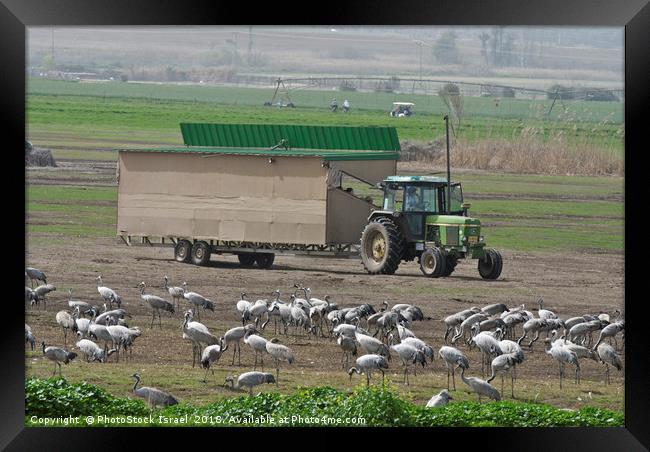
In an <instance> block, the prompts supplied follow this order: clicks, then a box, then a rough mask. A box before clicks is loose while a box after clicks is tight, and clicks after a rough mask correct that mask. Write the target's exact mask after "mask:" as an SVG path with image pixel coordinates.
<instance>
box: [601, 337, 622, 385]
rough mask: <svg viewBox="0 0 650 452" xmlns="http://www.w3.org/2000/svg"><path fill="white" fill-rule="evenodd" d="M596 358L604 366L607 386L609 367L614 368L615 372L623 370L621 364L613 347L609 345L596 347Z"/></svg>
mask: <svg viewBox="0 0 650 452" xmlns="http://www.w3.org/2000/svg"><path fill="white" fill-rule="evenodd" d="M597 351H598V357H599V358H600V360H601V361H602V363H603V364H605V374H606V377H607V384H610V383H611V381H610V379H609V366H610V365H612V366H614V367H616V370H621V369H622V368H623V363H622V362H621V357H620V356H619V355H618V353H616V350H615V349H614V347H612V346H611V345H609V344H604V343H603V344H600V345H599V346H598V349H597Z"/></svg>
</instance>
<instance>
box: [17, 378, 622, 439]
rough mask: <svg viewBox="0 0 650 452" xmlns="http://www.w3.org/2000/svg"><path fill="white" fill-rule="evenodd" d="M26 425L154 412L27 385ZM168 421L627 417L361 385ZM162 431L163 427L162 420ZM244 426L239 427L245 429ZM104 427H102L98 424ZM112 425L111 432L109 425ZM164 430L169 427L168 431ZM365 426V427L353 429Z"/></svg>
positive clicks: (57, 384) (255, 400) (225, 404)
mask: <svg viewBox="0 0 650 452" xmlns="http://www.w3.org/2000/svg"><path fill="white" fill-rule="evenodd" d="M25 406H26V422H27V423H28V424H29V422H30V421H29V419H30V417H31V416H38V417H59V416H82V419H81V422H82V424H81V425H85V424H83V422H85V421H84V418H83V416H88V415H99V414H102V415H107V416H119V415H122V416H126V415H132V416H146V415H148V414H149V413H150V411H149V409H148V408H147V407H146V406H145V404H144V403H143V402H142V401H140V400H133V399H130V398H118V397H114V396H112V395H110V394H108V393H106V391H104V390H103V389H101V388H99V387H97V386H94V385H91V384H88V383H85V382H82V383H76V384H69V383H68V382H67V381H66V380H65V379H64V378H49V379H47V380H40V379H36V378H32V379H29V380H26V382H25ZM156 414H157V415H163V416H165V417H167V418H180V417H183V416H187V417H188V419H189V423H188V424H183V425H194V426H197V425H201V426H209V425H214V424H204V423H201V422H196V420H195V419H196V418H195V416H207V417H210V416H211V417H213V418H216V417H217V416H219V417H221V419H223V422H222V423H220V424H218V425H244V424H246V422H245V421H242V420H241V419H244V418H251V417H252V418H264V417H272V418H274V419H276V423H274V424H270V423H269V424H252V423H250V422H248V423H247V424H249V425H258V426H259V425H274V426H277V425H278V422H279V421H278V420H279V419H280V418H288V419H291V417H292V416H300V417H301V418H302V420H303V421H304V422H293V423H292V422H289V424H288V425H291V424H293V425H321V424H322V419H324V418H338V419H345V418H363V419H364V421H365V425H366V426H431V427H433V426H435V427H438V426H445V427H478V426H503V427H550V426H585V427H603V426H622V425H624V418H623V413H619V412H614V411H611V410H606V409H601V408H582V409H581V410H579V411H569V410H561V409H558V408H555V407H552V406H550V405H544V404H531V403H522V402H513V401H501V402H489V403H482V404H480V403H477V402H458V403H450V404H449V405H447V406H445V407H441V408H426V407H424V406H421V405H415V404H413V403H411V402H409V401H406V400H404V399H402V398H401V397H400V396H399V395H398V393H397V390H396V389H395V388H394V387H392V386H390V385H387V386H374V385H373V386H369V387H367V386H366V385H364V384H361V385H359V386H358V387H357V388H356V389H355V390H354V391H353V392H352V393H351V394H349V393H345V392H341V391H338V390H336V389H334V388H331V387H317V388H299V389H298V391H297V392H296V393H294V394H291V395H283V394H278V393H273V392H270V393H263V394H260V395H257V396H253V397H248V396H240V397H232V398H227V399H222V400H219V401H217V402H214V403H212V404H209V405H206V406H202V407H197V406H194V405H191V404H184V403H180V404H178V405H174V406H170V407H167V408H165V409H163V410H160V411H158V412H157V413H156ZM153 419H154V424H153V425H158V424H160V422H159V420H158V416H155V417H154V418H153ZM238 419H239V421H238ZM95 425H97V424H95ZM103 425H110V424H103ZM160 425H163V424H160ZM339 425H341V424H339ZM352 425H358V424H352Z"/></svg>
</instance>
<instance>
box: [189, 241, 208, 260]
mask: <svg viewBox="0 0 650 452" xmlns="http://www.w3.org/2000/svg"><path fill="white" fill-rule="evenodd" d="M208 262H210V245H208V243H207V242H204V241H202V240H200V241H198V242H196V243H195V244H194V245H193V246H192V263H193V264H194V265H201V266H203V265H207V264H208Z"/></svg>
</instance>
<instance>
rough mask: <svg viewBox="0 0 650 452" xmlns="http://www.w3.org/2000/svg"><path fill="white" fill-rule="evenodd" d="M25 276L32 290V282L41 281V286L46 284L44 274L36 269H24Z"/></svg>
mask: <svg viewBox="0 0 650 452" xmlns="http://www.w3.org/2000/svg"><path fill="white" fill-rule="evenodd" d="M25 275H26V276H27V277H28V278H29V280H30V282H31V284H32V289H33V288H34V281H43V284H47V278H46V276H45V273H43V272H42V271H40V270H39V269H38V268H34V267H27V268H26V269H25Z"/></svg>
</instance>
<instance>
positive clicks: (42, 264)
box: [26, 162, 624, 410]
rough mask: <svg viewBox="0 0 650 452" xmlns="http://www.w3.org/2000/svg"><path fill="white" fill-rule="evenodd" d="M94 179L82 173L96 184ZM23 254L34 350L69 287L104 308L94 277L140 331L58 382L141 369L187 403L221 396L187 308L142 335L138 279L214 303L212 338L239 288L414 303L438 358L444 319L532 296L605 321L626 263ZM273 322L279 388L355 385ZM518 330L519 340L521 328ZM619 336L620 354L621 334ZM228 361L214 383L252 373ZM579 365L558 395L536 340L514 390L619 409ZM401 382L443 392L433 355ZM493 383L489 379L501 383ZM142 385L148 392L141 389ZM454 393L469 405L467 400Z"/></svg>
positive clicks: (37, 359)
mask: <svg viewBox="0 0 650 452" xmlns="http://www.w3.org/2000/svg"><path fill="white" fill-rule="evenodd" d="M70 165H72V166H74V165H73V164H70ZM93 165H94V166H95V169H94V170H89V171H90V172H92V171H95V170H96V171H97V173H98V174H99V175H102V176H104V177H105V178H106V183H108V181H107V179H108V178H109V173H112V174H113V175H114V172H113V171H114V168H113V169H112V170H111V169H110V166H104V165H103V163H102V164H98V163H97V162H94V163H93ZM72 166H66V164H64V163H63V162H62V172H61V173H60V174H63V175H65V174H70V175H71V174H72V173H75V172H77V174H78V170H79V168H73V167H72ZM66 171H68V172H66ZM98 174H95V175H93V176H90V177H93V178H96V176H97V175H98ZM32 176H37V177H32ZM30 177H31V180H32V182H36V179H39V182H38V183H50V182H52V180H49V181H47V182H46V180H47V179H43V177H44V176H43V175H42V174H40V173H39V174H38V175H37V173H30ZM84 177H85V178H86V182H84V181H83V180H82V181H81V182H83V183H84V184H86V183H87V182H88V181H87V179H88V176H83V177H81V179H84ZM64 179H65V177H64ZM100 179H102V178H100ZM100 179H97V180H100ZM58 183H67V184H70V183H71V182H70V181H59V182H58ZM32 239H33V240H32ZM26 251H27V255H26V262H27V263H28V265H29V266H32V267H37V268H39V269H41V270H43V271H44V272H45V273H46V274H47V276H48V283H52V284H54V285H55V286H56V287H57V290H56V291H55V292H53V293H51V294H50V295H49V296H48V297H47V300H48V302H47V311H45V310H43V306H41V309H40V310H39V309H32V308H30V307H28V306H26V322H27V323H28V324H29V325H30V326H31V327H32V328H33V331H34V334H35V336H36V339H37V341H38V343H40V341H42V340H44V341H45V342H46V343H47V344H48V345H57V346H62V345H63V343H64V341H63V333H62V330H61V328H60V327H59V326H58V325H57V323H56V321H55V314H56V312H57V311H59V310H64V309H66V310H69V308H68V305H67V300H68V288H72V289H73V290H74V293H73V296H74V299H78V300H84V301H87V302H90V303H92V304H95V305H98V306H101V305H102V303H103V302H102V300H101V298H100V296H99V294H98V292H97V289H96V281H95V278H96V277H97V276H98V275H101V276H102V279H103V283H104V285H106V286H109V287H111V288H113V289H114V290H116V291H117V292H118V293H119V294H120V296H121V297H122V299H123V300H124V303H123V307H124V308H125V309H127V311H128V312H129V313H130V314H131V315H132V318H130V319H128V322H129V325H130V326H139V327H140V328H141V329H142V330H143V334H142V336H141V337H140V338H138V340H137V341H136V343H135V347H134V348H133V357H132V360H131V361H129V362H128V363H125V362H124V361H123V360H120V363H115V362H114V359H113V358H114V357H111V359H110V361H111V362H109V363H107V364H104V365H102V364H97V363H92V364H88V363H85V362H83V360H78V361H77V362H73V363H72V364H70V365H69V366H68V367H66V366H64V371H63V374H64V375H66V374H68V375H74V379H86V380H88V381H91V382H94V383H97V384H100V385H103V386H107V387H108V388H109V389H110V390H111V391H113V392H115V393H116V394H118V395H121V396H124V395H127V394H128V390H129V389H130V387H129V386H128V385H122V384H121V383H120V385H119V386H116V385H115V384H114V382H112V381H111V380H112V378H111V376H113V375H115V376H116V378H117V374H118V373H119V374H120V379H123V378H124V375H127V376H128V375H130V374H131V373H133V371H134V370H135V369H140V370H145V369H149V371H150V373H151V374H152V375H153V374H154V373H155V372H157V375H158V380H156V383H157V384H158V386H162V387H165V385H166V384H168V385H170V386H171V387H175V386H174V384H179V385H180V383H178V381H180V380H181V379H185V378H187V376H188V375H196V378H193V377H192V378H193V381H195V383H196V385H193V386H191V387H186V385H185V384H183V385H182V387H181V386H179V387H176V389H175V390H176V391H177V392H181V398H182V399H183V398H184V399H185V400H186V401H192V402H197V401H199V402H204V401H209V400H214V398H215V397H224V396H230V395H231V394H229V393H228V391H225V390H224V389H223V388H220V387H218V386H215V384H214V383H210V384H208V385H205V384H203V383H199V380H200V379H202V378H203V371H202V370H200V369H198V368H196V369H192V366H191V350H192V349H191V345H190V344H189V343H188V342H187V341H184V340H183V339H182V332H181V324H182V318H183V311H184V310H186V309H187V308H188V305H187V304H185V305H184V306H183V308H182V309H181V310H179V312H176V313H175V314H174V315H173V316H172V315H169V314H164V315H163V318H162V328H159V327H158V320H157V319H156V324H155V325H154V327H153V328H150V325H151V319H152V313H151V308H150V307H149V306H148V305H145V304H144V303H143V302H142V301H141V299H140V293H139V290H138V288H137V286H138V284H139V283H140V282H141V281H144V282H146V283H147V285H148V286H150V287H148V289H147V293H152V294H155V295H159V296H163V297H165V298H167V299H169V300H170V301H171V298H170V297H169V296H168V294H167V293H166V291H164V290H163V289H162V286H163V283H164V281H163V276H165V275H167V276H168V277H169V279H170V284H171V285H180V284H181V283H182V282H183V281H187V283H188V288H189V290H192V291H195V292H199V293H201V294H203V295H205V296H207V297H209V298H211V299H212V300H213V301H214V302H215V306H216V309H215V312H210V311H207V312H201V314H200V320H201V322H202V323H204V324H205V325H206V326H207V327H208V328H209V329H210V331H211V332H212V333H213V334H215V335H217V336H221V335H223V333H224V332H225V331H226V330H228V329H230V328H232V327H235V326H238V325H241V318H240V316H239V314H238V312H237V310H236V307H235V304H236V302H237V300H239V294H240V292H246V293H247V294H248V295H249V299H251V300H256V299H258V298H267V299H268V298H271V297H272V292H273V291H274V290H276V289H279V290H280V291H281V293H282V295H281V298H282V300H284V301H288V300H289V296H290V294H291V293H293V285H294V284H295V283H301V284H304V285H305V286H306V287H310V288H311V289H312V296H315V297H318V298H324V296H325V295H330V296H331V299H332V301H333V302H336V303H337V304H338V306H339V307H348V306H353V305H358V304H361V303H370V304H372V305H373V306H374V307H375V308H376V309H378V308H379V307H380V304H381V303H382V302H383V301H385V300H387V301H388V302H389V303H390V305H393V304H395V303H411V304H415V305H417V306H420V307H421V309H422V310H423V312H424V314H425V316H426V317H428V319H427V320H424V321H421V322H414V324H413V327H412V330H413V331H414V332H415V333H416V335H417V336H418V337H420V338H421V339H423V340H425V341H426V342H427V343H429V344H430V345H431V346H432V347H433V348H434V350H436V351H437V350H438V349H439V348H440V347H441V346H442V345H444V340H443V337H444V331H445V328H444V324H443V322H442V320H443V319H444V318H445V317H446V316H448V315H450V314H452V313H455V312H458V311H460V310H463V309H466V308H468V307H470V306H479V307H481V306H485V305H488V304H492V303H506V304H507V305H508V306H511V307H514V306H518V305H520V304H522V303H523V304H525V305H526V309H528V310H531V311H533V312H536V309H537V305H536V303H535V302H536V300H537V298H538V297H543V298H544V301H545V303H544V308H546V309H550V310H552V311H554V312H555V313H557V314H558V315H559V316H560V317H561V318H569V317H572V316H577V315H582V314H587V313H590V314H599V313H600V312H607V313H609V314H610V315H612V314H613V312H614V311H615V310H616V309H619V310H621V311H622V310H623V308H624V301H623V300H624V298H623V296H624V295H623V294H624V255H623V254H622V253H612V252H608V253H602V254H601V253H598V252H594V253H570V254H569V253H566V254H559V253H528V252H512V251H508V250H503V251H502V254H503V258H504V267H503V273H502V276H501V277H500V278H499V279H498V280H496V281H486V280H483V279H481V277H480V276H479V274H478V271H477V268H476V261H471V260H467V261H464V262H463V261H461V263H460V264H459V265H458V266H457V268H456V271H455V272H454V273H453V275H452V276H451V277H449V278H440V279H429V278H426V277H424V276H423V275H422V274H421V272H420V270H419V267H418V265H417V264H416V263H414V262H410V263H403V264H402V265H401V266H400V267H399V269H398V271H397V273H396V274H395V275H392V276H371V275H368V274H366V273H365V271H364V269H363V266H362V264H361V262H360V259H328V258H313V257H301V256H282V255H276V259H275V263H274V265H273V268H272V269H269V270H261V269H244V268H242V267H240V265H239V263H238V261H237V258H236V257H234V256H229V255H221V256H216V255H213V256H212V260H211V262H210V264H209V265H208V266H206V267H197V266H194V265H189V264H182V263H179V262H176V261H175V260H174V258H173V251H172V248H150V247H127V246H126V245H125V244H124V243H123V242H121V240H119V239H118V238H83V239H75V238H71V237H64V236H57V235H54V234H51V235H48V234H34V235H33V236H30V237H27V249H26ZM26 285H29V281H26ZM273 326H274V325H273V322H271V323H269V325H268V326H267V328H266V330H265V331H263V332H262V334H263V335H264V336H265V337H267V338H271V337H275V336H277V337H278V338H279V339H280V341H281V342H282V343H284V344H285V345H287V346H288V347H290V348H291V349H292V350H293V352H294V354H295V355H296V360H295V363H294V364H293V365H291V366H287V364H282V365H281V369H282V370H281V383H280V385H279V390H280V391H282V392H291V391H293V390H295V388H296V387H297V386H300V385H332V386H335V387H342V388H345V387H348V388H351V387H352V386H353V385H355V384H358V383H359V382H360V381H362V380H359V379H358V378H353V381H352V383H350V382H349V380H348V375H347V373H346V372H345V371H344V370H343V369H342V365H341V361H340V360H341V352H340V349H339V348H338V346H337V344H336V342H335V341H334V340H332V339H329V338H321V337H314V336H305V335H304V334H298V335H295V334H294V331H293V329H291V331H290V335H289V336H283V335H276V334H275V333H274V329H273ZM518 334H521V328H519V329H518ZM596 337H597V336H596ZM618 339H619V341H618V345H619V347H620V346H621V340H620V337H619V338H618ZM67 345H68V348H70V347H71V346H72V345H73V338H72V337H71V336H70V335H68V339H67ZM457 346H458V347H459V348H460V349H461V350H462V351H463V352H464V353H466V355H467V356H468V358H469V360H470V363H471V368H470V371H469V372H468V373H469V375H471V376H480V354H479V352H478V351H476V349H473V350H468V348H467V346H466V345H464V344H460V343H459V344H457ZM231 359H232V355H231V351H230V350H228V351H227V352H226V354H225V356H224V357H222V359H221V361H220V362H219V363H217V365H216V366H215V369H216V370H215V372H216V373H217V377H216V378H215V380H216V381H217V383H218V384H221V383H222V382H223V378H224V376H225V375H228V374H233V373H241V372H245V371H249V370H252V368H253V366H252V364H253V353H252V352H251V350H250V348H249V347H248V346H247V345H245V344H242V366H241V367H240V366H237V365H235V366H231V365H230V363H231ZM265 364H266V365H267V368H268V367H272V366H271V360H270V359H268V357H267V359H266V360H265ZM26 366H27V374H28V375H37V376H40V377H47V376H49V375H51V372H52V363H51V362H49V361H47V360H45V359H43V358H42V355H41V354H40V351H39V349H37V350H36V351H35V352H34V353H31V352H27V359H26ZM111 366H113V367H111ZM581 366H582V382H581V384H580V385H575V384H574V383H573V381H572V375H573V367H572V366H567V380H566V381H565V382H564V384H563V387H564V389H563V390H562V391H560V390H559V385H558V364H557V362H555V361H554V360H553V359H552V358H551V357H550V356H549V355H547V354H545V353H544V344H543V341H542V340H541V339H540V340H539V341H538V342H537V343H535V344H534V346H533V348H532V349H531V350H530V351H527V352H526V360H525V362H524V363H523V364H522V365H521V366H518V368H517V378H518V380H517V382H516V383H515V393H516V395H517V394H519V397H520V398H521V399H528V400H536V401H540V402H547V403H553V404H555V405H557V406H560V407H568V408H578V407H580V406H583V404H587V405H599V406H607V407H609V408H612V409H617V410H622V409H623V381H624V380H623V377H624V373H623V372H618V371H616V370H612V385H606V384H605V382H604V376H605V369H604V366H603V365H602V364H600V363H596V362H594V361H582V362H581ZM112 369H114V370H112ZM181 375H182V377H181ZM401 375H402V374H401V365H400V363H399V360H398V359H397V358H396V357H394V358H393V360H392V362H391V371H390V372H389V376H390V377H391V378H392V379H393V381H395V382H400V385H399V386H400V388H402V389H403V390H404V391H407V392H406V393H407V394H409V395H410V396H411V397H413V398H414V400H415V401H416V402H422V403H424V401H426V400H427V399H428V398H429V397H431V395H433V394H435V393H437V392H438V391H439V390H440V389H441V388H442V387H445V386H446V371H445V368H444V365H443V364H442V363H441V362H440V360H439V359H436V361H435V362H434V363H433V364H432V365H431V366H429V367H428V368H427V369H425V370H424V371H423V372H422V373H421V372H418V377H417V378H412V379H411V385H410V387H406V386H404V385H401V378H402V377H401ZM376 378H377V377H376V376H375V379H376ZM498 380H499V379H498V378H497V380H495V381H494V383H497V385H496V386H497V387H500V383H498ZM175 382H176V383H175ZM147 384H151V381H149V382H147ZM456 387H457V388H458V389H459V390H462V391H466V390H467V386H465V385H464V384H463V383H462V382H461V381H460V378H457V381H456ZM507 387H508V383H506V395H507V397H509V395H510V394H509V390H508V389H507ZM263 390H267V389H263ZM269 390H274V388H271V389H269ZM461 397H465V398H474V396H470V395H469V394H466V393H464V395H462V396H461ZM599 397H600V399H599ZM474 399H475V398H474Z"/></svg>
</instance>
